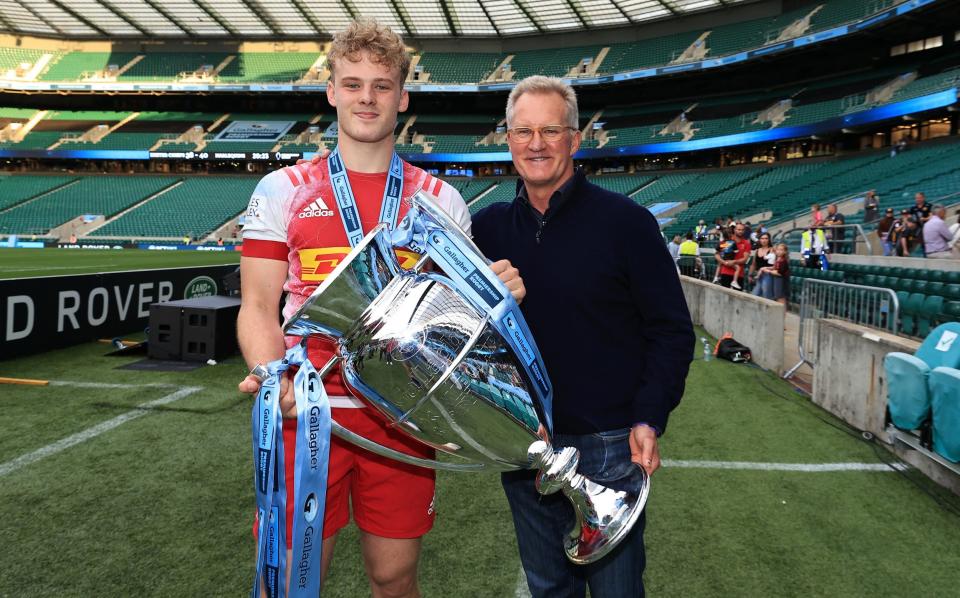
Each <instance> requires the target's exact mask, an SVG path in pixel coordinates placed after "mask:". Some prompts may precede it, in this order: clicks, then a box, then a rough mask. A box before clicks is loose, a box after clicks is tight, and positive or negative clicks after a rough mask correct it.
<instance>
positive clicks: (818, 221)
mask: <svg viewBox="0 0 960 598" xmlns="http://www.w3.org/2000/svg"><path fill="white" fill-rule="evenodd" d="M810 219H811V222H810V224H811V226H817V227H819V226H822V225H823V212H821V211H820V204H818V203H815V204H813V206H812V207H811V208H810Z"/></svg>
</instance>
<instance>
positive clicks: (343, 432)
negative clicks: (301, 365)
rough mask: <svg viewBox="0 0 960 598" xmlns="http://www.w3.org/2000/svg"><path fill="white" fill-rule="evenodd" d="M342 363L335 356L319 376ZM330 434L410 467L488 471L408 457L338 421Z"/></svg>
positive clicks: (476, 465)
mask: <svg viewBox="0 0 960 598" xmlns="http://www.w3.org/2000/svg"><path fill="white" fill-rule="evenodd" d="M338 363H340V356H339V355H334V356H333V357H331V358H330V360H329V361H327V363H325V364H323V367H322V368H320V369H319V370H317V375H318V376H320V379H321V380H323V379H324V378H326V377H327V375H328V374H330V372H331V371H333V367H334V366H335V365H337V364H338ZM330 433H331V434H333V435H334V436H336V437H337V438H340V439H342V440H345V441H347V442H349V443H350V444H354V445H356V446H359V447H360V448H362V449H366V450H368V451H370V452H371V453H374V454H376V455H380V456H381V457H386V458H388V459H393V460H394V461H400V462H401V463H408V464H410V465H416V466H417V467H425V468H427V469H439V470H442V471H483V470H484V469H486V466H485V465H483V464H482V463H444V462H442V461H437V460H436V459H423V458H420V457H414V456H413V455H408V454H406V453H401V452H400V451H397V450H394V449H392V448H388V447H385V446H383V445H382V444H378V443H376V442H374V441H372V440H370V439H369V438H364V437H363V436H360V435H359V434H356V433H354V432H351V431H350V430H348V429H346V428H344V427H343V426H341V425H340V424H339V423H337V421H336V420H334V419H331V420H330Z"/></svg>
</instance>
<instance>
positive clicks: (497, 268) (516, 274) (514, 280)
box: [490, 260, 527, 303]
mask: <svg viewBox="0 0 960 598" xmlns="http://www.w3.org/2000/svg"><path fill="white" fill-rule="evenodd" d="M490 269H491V270H493V273H494V274H496V275H497V278H499V279H500V282H502V283H503V284H505V285H507V288H508V289H509V290H510V294H511V295H513V298H514V299H516V301H517V303H520V302H521V301H523V298H524V297H525V296H526V295H527V288H526V287H525V286H523V279H522V278H520V271H519V270H517V269H516V268H514V267H513V264H511V263H510V260H500V261H499V262H493V263H492V264H490Z"/></svg>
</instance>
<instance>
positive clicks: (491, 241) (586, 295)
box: [473, 171, 696, 434]
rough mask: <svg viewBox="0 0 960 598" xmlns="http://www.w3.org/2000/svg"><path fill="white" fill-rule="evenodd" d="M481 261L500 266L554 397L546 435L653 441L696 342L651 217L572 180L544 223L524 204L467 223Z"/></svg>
mask: <svg viewBox="0 0 960 598" xmlns="http://www.w3.org/2000/svg"><path fill="white" fill-rule="evenodd" d="M473 238H474V241H475V242H476V243H477V246H478V247H479V248H480V250H481V251H483V253H484V254H486V256H487V257H489V258H490V259H492V260H494V261H496V260H500V259H509V260H510V261H511V262H512V263H513V265H514V266H516V267H517V269H519V271H520V276H521V277H523V282H524V284H525V286H526V289H527V295H526V297H525V298H524V300H523V303H522V304H521V309H522V311H523V314H524V316H525V317H526V319H527V323H528V324H529V325H530V330H531V332H532V333H533V337H534V339H535V340H536V342H537V346H538V347H539V348H540V352H541V354H542V355H543V359H544V362H545V364H546V367H547V372H548V373H549V375H550V379H551V381H552V382H553V385H554V404H553V419H554V428H555V430H556V431H557V432H560V433H567V434H587V433H592V432H601V431H605V430H614V429H617V428H624V427H630V426H632V425H633V424H635V423H639V422H644V423H649V424H652V425H653V426H655V427H656V428H657V429H658V430H659V431H660V432H661V433H662V432H663V431H664V430H665V429H666V426H667V417H668V416H669V414H670V411H671V410H673V408H674V407H676V406H677V404H678V403H679V402H680V397H681V396H682V395H683V388H684V382H685V379H686V376H687V370H688V369H689V367H690V361H691V359H692V358H693V348H694V343H695V340H696V339H695V336H694V333H693V326H692V324H691V322H690V313H689V312H688V310H687V303H686V301H685V300H684V296H683V292H682V290H681V288H680V281H679V278H678V276H677V270H676V267H675V266H674V263H673V260H672V259H671V258H670V254H669V252H668V251H667V248H666V247H665V246H664V243H663V240H662V237H661V236H660V229H659V226H658V225H657V221H656V220H655V219H654V217H653V216H652V215H651V214H650V212H649V211H648V210H647V209H646V208H643V207H641V206H639V205H637V204H636V203H635V202H633V201H632V200H630V199H629V198H628V197H626V196H624V195H620V194H618V193H613V192H610V191H607V190H605V189H603V188H602V187H598V186H597V185H594V184H592V183H590V182H589V181H587V179H586V177H585V176H584V175H583V174H582V173H581V172H580V171H577V172H576V173H575V174H574V176H573V177H571V179H570V180H568V181H567V183H565V184H564V186H563V187H562V188H561V189H559V190H558V191H557V192H556V193H554V195H553V197H552V198H551V200H550V206H549V208H548V209H547V212H546V214H543V215H542V216H541V215H540V213H539V212H537V211H536V210H534V209H533V207H532V206H531V205H530V203H529V202H528V201H527V199H526V193H525V190H524V189H523V185H522V184H518V197H517V198H516V199H515V200H514V201H513V202H512V203H497V204H494V205H492V206H489V207H487V208H485V209H484V210H481V211H480V212H479V213H478V214H476V215H475V216H474V217H473Z"/></svg>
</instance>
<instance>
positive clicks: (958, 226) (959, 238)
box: [950, 210, 960, 250]
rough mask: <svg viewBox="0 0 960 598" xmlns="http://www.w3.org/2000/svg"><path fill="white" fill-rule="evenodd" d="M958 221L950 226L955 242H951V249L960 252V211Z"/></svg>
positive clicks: (959, 211)
mask: <svg viewBox="0 0 960 598" xmlns="http://www.w3.org/2000/svg"><path fill="white" fill-rule="evenodd" d="M956 216H957V221H956V222H954V223H953V224H951V225H950V234H951V235H953V240H952V241H950V247H951V248H953V249H956V250H960V210H957V214H956Z"/></svg>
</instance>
